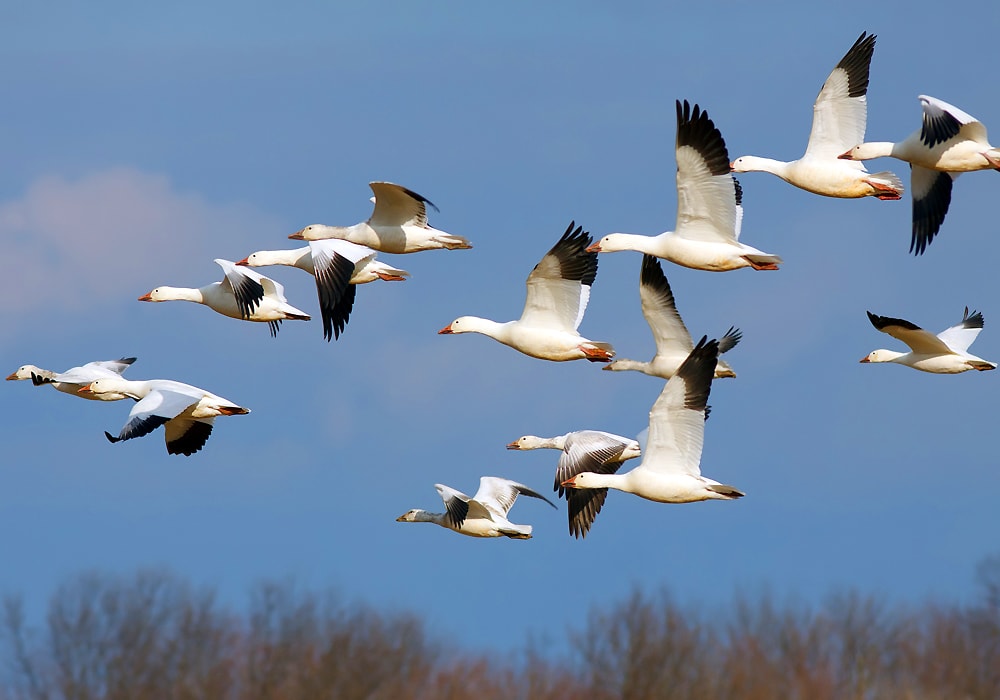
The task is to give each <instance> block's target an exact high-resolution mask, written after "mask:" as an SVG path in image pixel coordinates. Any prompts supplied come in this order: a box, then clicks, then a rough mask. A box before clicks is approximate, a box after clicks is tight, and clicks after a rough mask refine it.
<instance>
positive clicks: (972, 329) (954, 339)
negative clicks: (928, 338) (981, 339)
mask: <svg viewBox="0 0 1000 700" xmlns="http://www.w3.org/2000/svg"><path fill="white" fill-rule="evenodd" d="M981 330H983V314H982V313H980V312H979V311H973V312H972V313H971V314H970V313H969V307H968V306H966V307H965V313H963V314H962V322H961V323H959V324H958V325H955V326H952V327H951V328H946V329H945V330H943V331H941V332H940V333H938V335H937V337H938V338H940V340H941V342H943V343H944V344H945V345H947V346H948V347H949V348H951V349H952V350H953V351H955V352H967V351H968V350H969V346H970V345H972V343H974V342H975V340H976V338H977V337H978V336H979V331H981Z"/></svg>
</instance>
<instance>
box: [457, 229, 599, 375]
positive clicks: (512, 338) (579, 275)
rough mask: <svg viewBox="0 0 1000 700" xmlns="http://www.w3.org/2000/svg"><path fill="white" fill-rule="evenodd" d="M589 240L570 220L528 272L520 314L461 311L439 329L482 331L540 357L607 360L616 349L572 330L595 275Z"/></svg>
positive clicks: (560, 359) (559, 360)
mask: <svg viewBox="0 0 1000 700" xmlns="http://www.w3.org/2000/svg"><path fill="white" fill-rule="evenodd" d="M591 240H592V239H591V238H590V234H589V233H587V232H586V231H584V230H583V227H582V226H577V225H576V222H573V221H571V222H570V224H569V226H568V227H566V232H565V233H563V235H562V237H561V238H560V239H559V241H558V242H557V243H556V244H555V245H554V246H552V249H551V250H549V252H548V253H546V254H545V256H544V257H543V258H542V259H541V261H540V262H539V263H538V264H537V265H535V267H534V269H533V270H532V271H531V274H529V275H528V281H527V287H528V291H527V298H526V299H525V302H524V311H523V312H522V313H521V318H519V319H518V320H516V321H507V322H506V323H498V322H496V321H491V320H489V319H485V318H479V317H478V316H461V317H459V318H457V319H455V320H454V321H452V322H451V323H449V324H448V325H447V326H445V327H444V328H442V329H441V330H440V331H438V333H443V334H449V333H482V334H483V335H488V336H489V337H491V338H493V339H494V340H497V341H499V342H501V343H503V344H504V345H509V346H510V347H512V348H514V349H515V350H518V351H520V352H523V353H524V354H525V355H530V356H531V357H537V358H540V359H542V360H553V361H555V362H563V361H567V360H590V361H591V362H607V361H609V360H610V359H611V358H612V357H614V354H615V351H614V348H613V347H612V346H611V344H610V343H603V342H597V341H594V340H588V339H587V338H584V337H583V336H581V335H580V334H579V333H577V330H576V329H577V328H578V327H579V326H580V321H581V320H583V312H584V311H585V310H586V308H587V301H588V300H589V299H590V287H591V285H593V283H594V280H595V279H596V277H597V255H596V254H594V253H588V252H587V251H586V248H587V246H588V245H590V242H591Z"/></svg>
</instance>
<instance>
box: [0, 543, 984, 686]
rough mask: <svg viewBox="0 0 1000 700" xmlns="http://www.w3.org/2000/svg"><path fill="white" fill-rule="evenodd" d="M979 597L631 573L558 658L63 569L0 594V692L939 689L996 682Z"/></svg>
mask: <svg viewBox="0 0 1000 700" xmlns="http://www.w3.org/2000/svg"><path fill="white" fill-rule="evenodd" d="M979 579H980V583H981V585H982V589H983V600H982V603H981V604H979V605H976V606H971V607H967V608H962V607H951V608H944V607H940V606H936V605H930V604H928V605H924V606H921V607H918V608H914V609H910V610H903V609H894V608H890V607H888V606H887V605H886V604H885V603H884V602H883V601H880V600H878V599H876V598H872V597H866V596H862V595H859V594H857V593H850V592H849V593H845V594H841V595H837V596H833V597H831V598H830V599H828V600H827V601H826V603H825V604H824V605H822V606H819V607H818V608H815V609H814V608H811V607H809V606H801V605H795V604H792V603H783V604H781V605H777V604H775V602H774V601H773V600H772V599H771V597H770V596H767V595H761V596H759V597H758V598H757V599H755V600H750V599H748V598H740V599H737V600H736V601H735V603H734V604H732V605H729V606H720V605H712V606H711V607H710V608H705V609H701V610H692V609H690V608H684V607H681V606H679V605H677V604H676V603H674V602H673V601H672V600H671V598H670V597H669V595H667V594H666V593H665V592H661V593H659V594H658V595H648V594H645V593H643V592H641V591H635V592H633V593H632V595H631V596H629V597H628V598H627V599H626V600H624V601H622V602H620V603H617V604H614V605H610V606H608V607H603V608H600V609H595V610H593V611H592V612H591V614H590V616H589V618H588V619H587V620H586V622H585V623H584V625H583V626H582V628H581V629H577V630H574V631H571V632H570V634H569V635H568V642H569V645H568V649H569V651H568V652H567V655H566V658H556V657H555V656H554V655H553V654H551V653H544V652H543V651H541V650H540V649H539V645H537V644H531V643H529V644H527V645H526V646H525V649H524V651H523V652H522V653H520V654H519V655H517V656H501V657H497V656H495V655H484V653H483V652H479V653H471V652H468V651H463V650H456V649H454V648H452V647H447V646H445V645H442V644H441V643H440V642H436V641H434V640H432V639H431V638H430V637H429V636H428V634H427V633H426V631H425V629H424V625H423V623H422V622H421V620H419V619H418V618H416V617H414V616H412V615H407V614H384V613H380V612H377V611H374V610H372V609H370V608H368V607H365V606H358V605H345V604H341V603H338V602H337V601H336V599H335V598H334V597H333V596H330V595H327V596H325V597H322V596H318V595H316V594H313V593H308V592H300V591H297V590H296V588H295V587H294V586H293V585H290V584H275V583H264V584H262V585H260V586H258V587H257V588H256V589H255V590H254V591H253V595H252V596H251V601H250V604H249V606H248V609H247V611H246V612H245V613H244V614H236V613H233V612H231V611H229V610H226V609H223V608H220V606H219V605H218V604H217V603H216V601H215V598H214V595H213V593H212V592H211V591H206V590H195V589H193V588H192V587H191V586H189V585H188V584H186V583H184V582H183V581H180V580H178V579H177V578H175V577H172V576H170V575H168V574H166V573H164V572H162V571H142V572H139V573H138V574H136V575H135V576H132V577H129V578H118V577H112V576H102V575H96V574H85V575H82V576H79V577H76V578H74V579H72V580H70V581H68V582H67V583H65V584H64V585H62V586H60V587H59V589H58V590H57V591H56V592H55V593H54V594H53V596H52V597H51V600H50V601H49V606H48V612H47V616H46V619H45V624H44V625H43V626H42V627H41V628H38V629H35V628H31V627H29V626H28V624H27V623H26V621H25V615H24V608H23V605H22V603H21V601H20V600H19V599H18V598H16V597H8V598H6V599H5V600H4V601H3V606H2V610H0V640H2V641H3V642H4V643H5V644H4V645H3V646H0V654H2V656H0V658H2V659H3V661H4V662H5V663H4V666H3V667H2V668H3V670H2V671H0V700H8V699H9V700H126V699H127V700H153V699H155V700H297V699H300V698H301V699H303V700H324V699H327V698H329V699H333V698H337V699H338V700H351V699H353V698H365V699H366V700H382V699H386V700H388V699H390V698H391V699H392V700H411V699H412V700H458V699H459V698H462V699H464V698H468V697H476V698H481V699H483V700H489V699H491V698H503V699H504V700H576V699H577V698H580V699H586V700H612V699H613V700H651V699H653V698H655V699H656V700H700V699H702V698H713V699H717V700H727V699H729V698H734V699H735V698H739V699H740V700H756V699H762V700H763V699H764V698H767V699H771V698H787V699H791V700H841V699H851V700H855V699H857V700H868V699H870V698H886V697H892V698H905V699H908V700H938V699H942V700H943V699H945V698H967V699H969V700H995V699H996V698H998V697H1000V691H998V689H1000V560H987V562H986V563H985V564H984V566H982V567H981V568H980V572H979Z"/></svg>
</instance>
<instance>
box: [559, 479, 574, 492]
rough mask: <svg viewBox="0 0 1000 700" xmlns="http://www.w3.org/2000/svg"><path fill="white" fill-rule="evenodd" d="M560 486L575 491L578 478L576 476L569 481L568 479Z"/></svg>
mask: <svg viewBox="0 0 1000 700" xmlns="http://www.w3.org/2000/svg"><path fill="white" fill-rule="evenodd" d="M560 486H562V487H563V488H567V489H575V488H576V477H575V476H574V477H571V478H569V479H566V481H564V482H562V483H561V484H560Z"/></svg>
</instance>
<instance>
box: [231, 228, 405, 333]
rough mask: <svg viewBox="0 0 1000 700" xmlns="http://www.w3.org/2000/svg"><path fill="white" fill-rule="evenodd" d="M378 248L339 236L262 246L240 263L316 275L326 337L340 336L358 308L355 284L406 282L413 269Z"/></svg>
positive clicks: (239, 263)
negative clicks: (382, 258)
mask: <svg viewBox="0 0 1000 700" xmlns="http://www.w3.org/2000/svg"><path fill="white" fill-rule="evenodd" d="M375 256H376V251H374V250H372V249H371V248H369V247H368V246H363V245H358V244H357V243H351V242H350V241H345V240H341V239H339V238H330V239H326V240H322V241H310V242H309V245H308V246H307V247H305V248H296V249H295V250H258V251H257V252H256V253H251V254H250V255H248V256H247V257H245V258H243V259H242V260H240V261H238V262H237V263H236V264H237V265H245V266H248V267H263V266H265V265H290V266H292V267H297V268H299V269H300V270H305V271H306V272H308V273H309V274H310V275H312V276H313V277H315V278H316V292H317V294H318V295H319V308H320V315H321V316H322V317H323V337H324V338H326V339H327V340H330V339H331V338H334V339H336V338H339V337H340V334H341V333H343V332H344V327H345V326H346V325H347V321H348V319H349V318H350V315H351V310H352V309H353V308H354V297H355V286H354V285H357V284H365V283H367V282H374V281H375V280H384V281H386V282H402V281H403V280H405V279H406V278H407V277H409V276H410V273H409V272H407V271H406V270H399V269H396V268H395V267H392V266H391V265H387V264H385V263H383V262H379V261H378V260H376V259H375Z"/></svg>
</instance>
